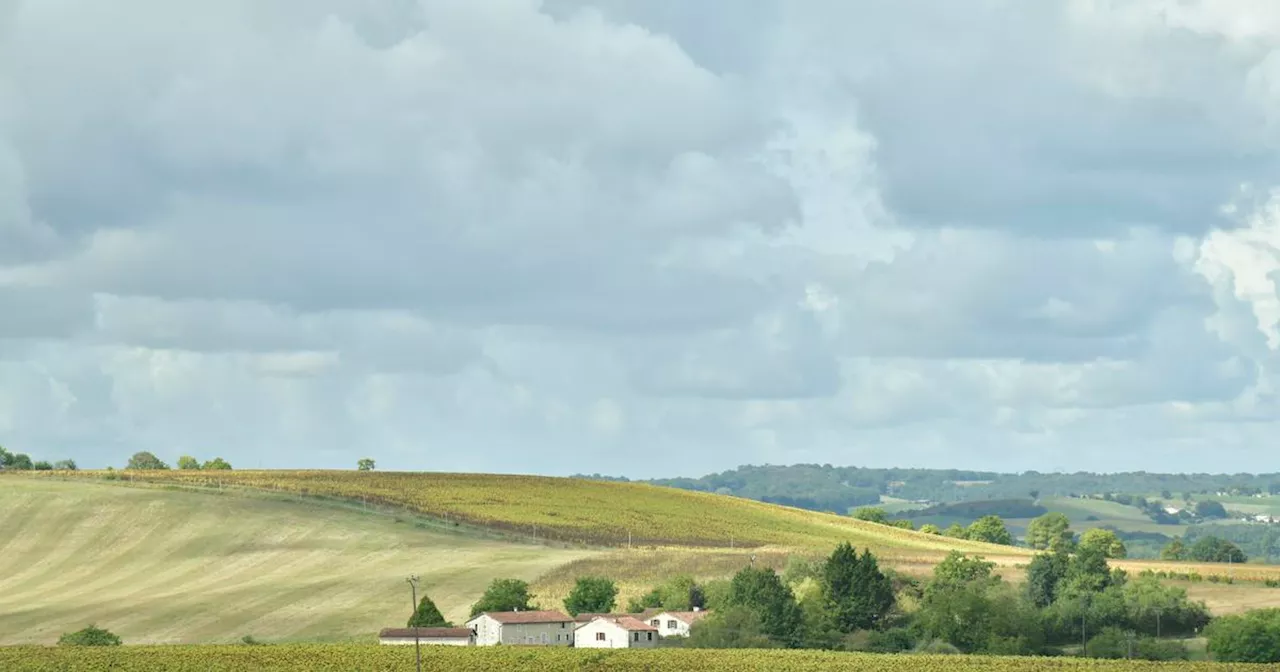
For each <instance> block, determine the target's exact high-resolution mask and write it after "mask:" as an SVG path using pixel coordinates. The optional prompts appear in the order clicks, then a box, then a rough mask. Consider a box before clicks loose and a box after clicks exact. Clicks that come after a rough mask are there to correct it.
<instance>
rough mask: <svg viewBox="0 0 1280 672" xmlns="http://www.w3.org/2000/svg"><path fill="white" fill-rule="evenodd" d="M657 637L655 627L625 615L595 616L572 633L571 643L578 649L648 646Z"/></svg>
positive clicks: (656, 641) (655, 643)
mask: <svg viewBox="0 0 1280 672" xmlns="http://www.w3.org/2000/svg"><path fill="white" fill-rule="evenodd" d="M659 639H660V637H659V636H658V629H657V628H655V627H654V626H652V625H649V624H647V623H644V622H643V621H640V620H639V619H637V618H636V617H635V616H626V615H622V616H612V615H604V616H596V617H595V618H593V619H591V621H590V622H588V623H585V624H583V625H580V626H578V629H577V630H575V631H574V633H573V645H574V647H575V648H579V649H628V648H649V647H653V646H657V645H658V640H659Z"/></svg>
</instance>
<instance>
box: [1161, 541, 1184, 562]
mask: <svg viewBox="0 0 1280 672" xmlns="http://www.w3.org/2000/svg"><path fill="white" fill-rule="evenodd" d="M1160 559H1161V560H1186V559H1187V547H1186V546H1185V545H1184V544H1183V543H1182V537H1174V538H1173V540H1172V541H1170V542H1169V543H1168V544H1166V545H1165V547H1164V548H1163V549H1161V550H1160Z"/></svg>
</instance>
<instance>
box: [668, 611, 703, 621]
mask: <svg viewBox="0 0 1280 672" xmlns="http://www.w3.org/2000/svg"><path fill="white" fill-rule="evenodd" d="M663 613H665V614H666V615H668V616H670V617H672V618H675V619H678V620H681V621H684V622H685V623H688V624H689V625H693V624H694V623H696V622H698V621H700V620H702V619H704V618H706V617H707V612H706V610H702V611H667V612H663Z"/></svg>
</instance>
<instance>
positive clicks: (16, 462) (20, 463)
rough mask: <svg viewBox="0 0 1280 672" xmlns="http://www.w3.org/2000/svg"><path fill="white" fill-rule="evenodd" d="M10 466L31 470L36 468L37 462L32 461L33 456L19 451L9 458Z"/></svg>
mask: <svg viewBox="0 0 1280 672" xmlns="http://www.w3.org/2000/svg"><path fill="white" fill-rule="evenodd" d="M9 468H10V469H17V470H19V471H30V470H32V469H35V468H36V465H35V462H32V461H31V456H30V455H28V454H26V453H17V454H15V455H14V456H13V458H12V459H10V460H9Z"/></svg>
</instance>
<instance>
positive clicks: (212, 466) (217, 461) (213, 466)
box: [200, 457, 231, 471]
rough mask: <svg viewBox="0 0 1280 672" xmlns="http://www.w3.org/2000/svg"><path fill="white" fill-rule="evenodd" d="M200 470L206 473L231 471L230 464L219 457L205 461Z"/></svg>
mask: <svg viewBox="0 0 1280 672" xmlns="http://www.w3.org/2000/svg"><path fill="white" fill-rule="evenodd" d="M200 468H201V469H204V470H206V471H231V463H230V462H228V461H226V460H224V459H222V458H221V457H215V458H213V459H212V460H208V461H206V462H205V463H204V464H203V465H201V466H200Z"/></svg>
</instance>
